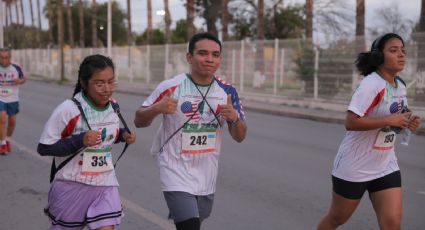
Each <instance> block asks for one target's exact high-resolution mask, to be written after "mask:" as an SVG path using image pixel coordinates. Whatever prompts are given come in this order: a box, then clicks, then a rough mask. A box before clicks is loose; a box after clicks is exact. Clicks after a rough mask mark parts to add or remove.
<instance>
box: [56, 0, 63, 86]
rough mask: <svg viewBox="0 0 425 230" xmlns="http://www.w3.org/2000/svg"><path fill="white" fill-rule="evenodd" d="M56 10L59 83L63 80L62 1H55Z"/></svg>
mask: <svg viewBox="0 0 425 230" xmlns="http://www.w3.org/2000/svg"><path fill="white" fill-rule="evenodd" d="M56 4H57V5H56V8H57V14H58V44H59V56H60V81H61V82H64V80H65V68H64V58H63V45H64V25H63V7H62V0H56Z"/></svg>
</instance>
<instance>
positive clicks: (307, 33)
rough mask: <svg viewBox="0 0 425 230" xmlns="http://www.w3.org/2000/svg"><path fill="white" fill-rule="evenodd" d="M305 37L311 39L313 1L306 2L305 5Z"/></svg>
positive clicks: (307, 0)
mask: <svg viewBox="0 0 425 230" xmlns="http://www.w3.org/2000/svg"><path fill="white" fill-rule="evenodd" d="M305 16H306V19H305V36H306V37H307V38H310V39H311V38H313V0H306V3H305Z"/></svg>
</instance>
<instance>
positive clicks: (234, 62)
mask: <svg viewBox="0 0 425 230" xmlns="http://www.w3.org/2000/svg"><path fill="white" fill-rule="evenodd" d="M235 71H236V51H235V49H232V84H235V81H236V79H235V78H236V76H235V75H236V74H235Z"/></svg>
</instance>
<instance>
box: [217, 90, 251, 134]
mask: <svg viewBox="0 0 425 230" xmlns="http://www.w3.org/2000/svg"><path fill="white" fill-rule="evenodd" d="M220 115H221V116H223V118H224V119H226V121H227V126H228V127H229V133H230V135H231V136H232V138H233V139H234V140H235V141H237V142H242V141H243V140H244V139H245V136H246V130H247V126H246V123H245V121H243V120H242V119H240V118H239V116H238V112H237V111H236V110H235V108H233V104H232V97H231V95H230V94H229V95H227V103H226V104H224V105H220Z"/></svg>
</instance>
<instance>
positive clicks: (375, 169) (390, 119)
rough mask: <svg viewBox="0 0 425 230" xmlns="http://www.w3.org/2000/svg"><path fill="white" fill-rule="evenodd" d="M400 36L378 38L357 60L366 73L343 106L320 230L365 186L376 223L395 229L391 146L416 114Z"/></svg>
mask: <svg viewBox="0 0 425 230" xmlns="http://www.w3.org/2000/svg"><path fill="white" fill-rule="evenodd" d="M405 62H406V52H405V49H404V41H403V39H402V38H401V37H400V36H399V35H397V34H393V33H388V34H385V35H383V36H381V37H379V38H377V39H376V40H375V41H374V42H373V44H372V48H371V51H370V52H365V53H360V54H359V56H358V58H357V61H356V65H357V68H358V70H359V71H360V73H361V74H362V75H363V76H365V78H364V79H363V80H362V81H361V83H360V85H359V87H358V88H357V89H356V91H355V92H354V94H353V96H352V98H351V102H350V104H349V106H348V111H347V117H346V120H345V127H346V129H347V133H346V135H345V137H344V139H343V140H342V143H341V145H340V147H339V150H338V153H337V155H336V157H335V161H334V165H333V170H332V184H333V193H332V202H331V206H330V209H329V211H328V213H327V214H326V216H324V217H323V218H322V220H321V221H320V223H319V225H318V228H317V229H319V230H324V229H336V228H337V227H338V226H340V225H342V224H344V223H345V222H346V221H347V220H348V219H349V218H350V216H351V215H352V214H353V212H354V211H355V210H356V208H357V206H358V204H359V203H360V200H361V198H362V196H363V194H364V193H365V191H366V190H367V191H368V192H369V199H370V200H371V202H372V205H373V208H374V210H375V213H376V216H377V218H378V223H379V227H380V229H400V228H401V217H402V192H401V175H400V169H399V166H398V163H397V158H396V156H395V152H394V148H395V147H394V144H395V142H396V138H398V137H399V136H400V135H397V134H398V133H400V132H410V131H408V129H409V130H411V131H415V130H416V129H417V128H418V127H419V125H420V119H419V117H418V116H416V115H414V113H412V112H410V111H409V109H408V108H407V98H406V86H405V83H404V82H403V80H401V78H400V77H398V75H397V74H398V73H399V72H400V71H402V70H403V69H404V65H405Z"/></svg>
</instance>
